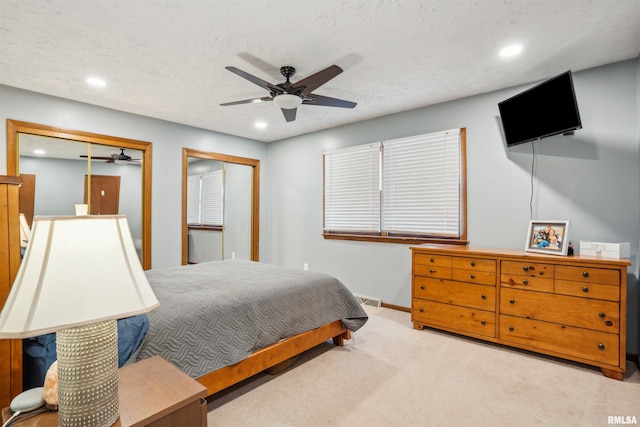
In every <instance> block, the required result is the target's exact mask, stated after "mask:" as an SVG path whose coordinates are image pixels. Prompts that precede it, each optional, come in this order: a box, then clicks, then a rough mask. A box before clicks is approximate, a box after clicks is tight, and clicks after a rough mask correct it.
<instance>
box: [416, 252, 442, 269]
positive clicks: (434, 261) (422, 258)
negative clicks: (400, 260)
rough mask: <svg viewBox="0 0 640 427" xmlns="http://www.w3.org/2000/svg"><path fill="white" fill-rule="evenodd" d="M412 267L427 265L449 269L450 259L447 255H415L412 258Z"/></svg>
mask: <svg viewBox="0 0 640 427" xmlns="http://www.w3.org/2000/svg"><path fill="white" fill-rule="evenodd" d="M413 264H414V265H429V266H437V267H451V257H450V256H448V255H432V254H421V253H416V254H414V256H413Z"/></svg>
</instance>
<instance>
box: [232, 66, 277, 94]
mask: <svg viewBox="0 0 640 427" xmlns="http://www.w3.org/2000/svg"><path fill="white" fill-rule="evenodd" d="M224 68H226V69H227V70H229V71H231V72H232V73H234V74H236V75H238V76H240V77H242V78H243V79H246V80H249V81H250V82H251V83H253V84H256V85H258V86H260V87H261V88H263V89H265V90H268V91H270V92H271V91H274V92H276V93H282V92H284V90H283V89H282V88H281V87H279V86H276V85H273V84H271V83H269V82H267V81H264V80H262V79H260V78H258V77H256V76H252V75H251V74H249V73H247V72H245V71H242V70H241V69H239V68H236V67H224Z"/></svg>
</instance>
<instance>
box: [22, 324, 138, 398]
mask: <svg viewBox="0 0 640 427" xmlns="http://www.w3.org/2000/svg"><path fill="white" fill-rule="evenodd" d="M148 329H149V318H148V317H147V315H146V314H140V315H138V316H133V317H128V318H126V319H120V320H118V367H121V366H124V365H125V364H127V362H129V361H131V362H133V361H134V360H135V356H136V355H137V352H138V349H139V348H140V344H141V343H142V340H143V338H144V336H145V335H146V333H147V330H148ZM22 351H23V378H22V382H23V388H24V389H25V390H28V389H31V388H34V387H42V385H43V384H44V377H45V375H46V374H47V370H49V367H50V366H51V364H52V363H53V362H55V361H56V359H57V358H58V356H57V353H56V334H46V335H40V336H38V337H34V338H27V339H25V340H23V341H22Z"/></svg>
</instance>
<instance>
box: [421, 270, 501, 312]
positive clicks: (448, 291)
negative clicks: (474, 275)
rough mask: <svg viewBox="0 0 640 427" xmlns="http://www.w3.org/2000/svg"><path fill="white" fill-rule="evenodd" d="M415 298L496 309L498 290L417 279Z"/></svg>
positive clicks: (446, 281) (488, 287)
mask: <svg viewBox="0 0 640 427" xmlns="http://www.w3.org/2000/svg"><path fill="white" fill-rule="evenodd" d="M415 280H416V281H415V289H414V297H415V298H422V299H428V300H431V301H437V302H442V303H447V304H455V305H461V306H465V307H470V308H479V309H481V310H492V311H494V310H495V309H496V289H495V288H494V287H491V286H483V285H474V284H470V283H461V282H453V281H450V280H438V279H429V278H426V277H416V279H415Z"/></svg>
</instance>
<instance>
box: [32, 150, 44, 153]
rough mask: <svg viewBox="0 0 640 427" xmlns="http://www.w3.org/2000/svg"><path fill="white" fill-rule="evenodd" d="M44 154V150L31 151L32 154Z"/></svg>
mask: <svg viewBox="0 0 640 427" xmlns="http://www.w3.org/2000/svg"><path fill="white" fill-rule="evenodd" d="M44 153H45V151H44V150H38V149H36V150H33V154H44Z"/></svg>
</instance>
